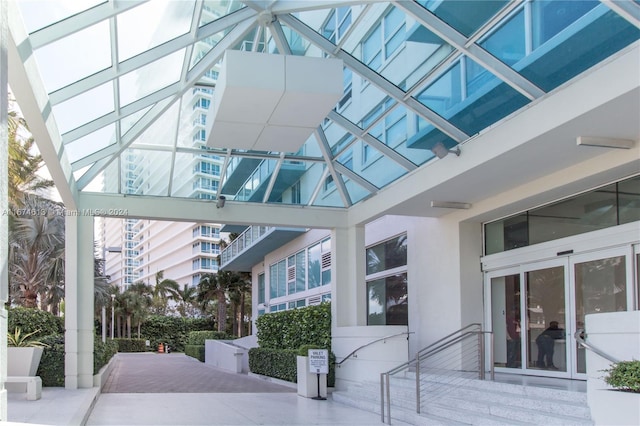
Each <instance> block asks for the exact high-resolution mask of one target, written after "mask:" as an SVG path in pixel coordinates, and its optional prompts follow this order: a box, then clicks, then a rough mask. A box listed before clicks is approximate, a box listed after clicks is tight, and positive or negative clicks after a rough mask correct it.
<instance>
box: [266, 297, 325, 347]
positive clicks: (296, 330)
mask: <svg viewBox="0 0 640 426" xmlns="http://www.w3.org/2000/svg"><path fill="white" fill-rule="evenodd" d="M256 327H257V329H258V331H257V335H258V344H259V345H260V347H261V348H271V349H295V350H298V348H300V346H302V345H318V346H320V347H322V348H331V304H330V303H322V304H320V305H316V306H307V307H305V308H300V309H292V310H289V311H283V312H274V313H269V314H265V315H262V316H261V317H259V318H258V319H257V320H256Z"/></svg>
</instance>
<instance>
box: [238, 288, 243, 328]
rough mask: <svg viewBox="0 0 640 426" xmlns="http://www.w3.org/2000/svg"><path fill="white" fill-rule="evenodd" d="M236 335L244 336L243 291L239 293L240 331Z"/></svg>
mask: <svg viewBox="0 0 640 426" xmlns="http://www.w3.org/2000/svg"><path fill="white" fill-rule="evenodd" d="M238 337H244V291H243V292H242V293H240V332H239V333H238Z"/></svg>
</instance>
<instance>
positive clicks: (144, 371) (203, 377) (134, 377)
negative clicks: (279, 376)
mask: <svg viewBox="0 0 640 426" xmlns="http://www.w3.org/2000/svg"><path fill="white" fill-rule="evenodd" d="M102 392H103V393H213V392H225V393H248V392H251V393H255V392H260V393H262V392H265V393H270V392H295V389H292V388H290V387H287V386H282V385H278V384H275V383H270V382H268V381H266V380H262V379H259V378H256V377H249V376H247V375H245V374H234V373H228V372H226V371H224V370H221V369H219V368H216V367H213V366H210V365H207V364H204V363H202V362H200V361H198V360H196V359H194V358H191V357H188V356H186V355H184V354H179V353H175V354H156V353H148V352H147V353H121V354H118V356H117V357H116V359H115V365H114V368H113V370H112V372H111V374H110V375H109V378H108V379H107V383H106V384H105V387H104V388H103V389H102Z"/></svg>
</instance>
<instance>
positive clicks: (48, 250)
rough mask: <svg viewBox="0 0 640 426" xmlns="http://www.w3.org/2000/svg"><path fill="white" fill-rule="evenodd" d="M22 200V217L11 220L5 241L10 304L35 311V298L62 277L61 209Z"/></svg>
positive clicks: (33, 199) (37, 199)
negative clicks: (6, 244) (11, 302)
mask: <svg viewBox="0 0 640 426" xmlns="http://www.w3.org/2000/svg"><path fill="white" fill-rule="evenodd" d="M22 201H23V205H24V210H22V212H23V213H25V214H24V215H23V214H21V215H19V216H18V217H16V218H15V220H14V224H13V229H12V232H11V235H10V239H9V244H10V251H11V253H10V259H11V260H12V262H11V264H10V265H9V281H10V285H11V288H12V292H13V298H14V301H17V302H18V303H20V304H22V305H23V306H25V307H31V308H35V307H37V306H38V295H41V294H43V293H45V292H46V290H47V288H48V287H52V288H54V287H56V286H58V285H59V284H60V282H61V281H62V279H63V276H64V275H63V273H64V269H63V268H61V267H60V262H61V260H60V259H63V256H64V215H63V208H62V206H60V205H59V204H57V203H54V202H52V201H48V200H45V199H42V198H40V197H37V196H35V195H31V194H27V195H25V196H24V197H23V198H22ZM27 213H28V214H27ZM54 293H57V291H56V292H54ZM58 293H59V292H58ZM50 299H52V303H53V301H55V297H53V298H50Z"/></svg>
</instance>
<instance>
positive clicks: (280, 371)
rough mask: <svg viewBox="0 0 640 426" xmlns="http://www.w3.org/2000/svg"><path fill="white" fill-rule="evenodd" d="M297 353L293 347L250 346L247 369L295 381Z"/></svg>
mask: <svg viewBox="0 0 640 426" xmlns="http://www.w3.org/2000/svg"><path fill="white" fill-rule="evenodd" d="M260 318H262V317H260ZM297 355H298V351H297V350H294V349H269V348H251V349H249V370H250V371H251V372H252V373H256V374H262V375H263V376H269V377H275V378H276V379H282V380H286V381H288V382H294V383H297V382H298V372H297V361H296V357H297Z"/></svg>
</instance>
